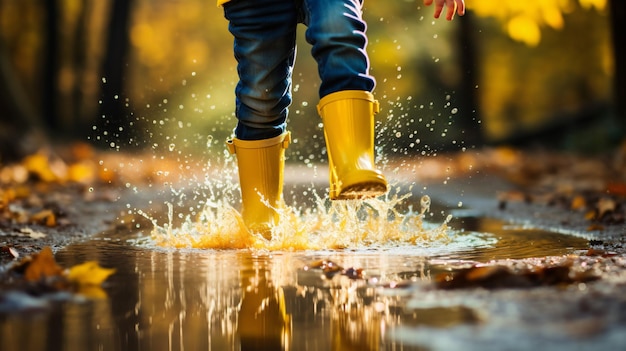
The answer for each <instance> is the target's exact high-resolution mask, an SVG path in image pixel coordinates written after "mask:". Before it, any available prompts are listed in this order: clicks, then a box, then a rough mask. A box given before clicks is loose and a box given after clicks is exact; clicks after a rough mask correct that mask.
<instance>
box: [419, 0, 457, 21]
mask: <svg viewBox="0 0 626 351" xmlns="http://www.w3.org/2000/svg"><path fill="white" fill-rule="evenodd" d="M433 2H434V3H435V18H439V17H440V16H441V13H442V12H443V8H444V7H447V9H446V19H447V20H448V21H450V20H452V19H453V18H454V14H455V13H458V14H459V16H462V15H464V14H465V1H464V0H424V5H426V6H430V5H432V4H433Z"/></svg>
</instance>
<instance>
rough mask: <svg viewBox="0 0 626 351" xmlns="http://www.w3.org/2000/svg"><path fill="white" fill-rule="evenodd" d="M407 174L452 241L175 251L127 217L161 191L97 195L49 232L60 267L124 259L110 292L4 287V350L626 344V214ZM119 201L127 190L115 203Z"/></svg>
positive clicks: (0, 315)
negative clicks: (67, 223) (597, 218)
mask: <svg viewBox="0 0 626 351" xmlns="http://www.w3.org/2000/svg"><path fill="white" fill-rule="evenodd" d="M288 173H289V172H288ZM320 173H324V172H322V171H320ZM287 180H288V183H289V186H287V189H286V193H287V194H289V193H290V189H300V187H301V186H302V184H303V183H306V184H307V185H306V186H309V185H310V184H311V182H319V183H320V184H321V183H323V181H324V180H325V179H322V180H315V179H314V180H312V181H311V180H307V181H304V180H303V178H302V177H301V173H300V170H298V169H295V170H292V171H291V173H289V174H288V175H287ZM405 182H406V184H405V183H402V182H401V183H399V185H398V186H400V187H406V189H407V191H411V192H413V196H412V197H411V199H419V198H420V197H421V196H422V195H424V194H427V195H429V196H430V197H431V198H432V201H433V206H432V208H431V211H430V216H428V217H427V220H428V221H432V223H434V224H437V223H441V222H442V221H443V220H444V218H445V217H446V215H447V214H452V215H453V216H454V220H453V221H452V222H450V227H451V228H452V229H454V233H453V234H452V235H451V239H450V241H448V242H446V243H438V244H433V245H428V246H423V245H421V246H410V245H396V246H382V247H375V248H357V249H350V250H308V251H299V252H290V251H267V250H206V249H170V248H163V247H157V246H155V245H154V243H153V242H151V241H150V240H149V233H148V231H147V230H146V228H147V226H146V225H145V222H142V223H144V225H143V227H142V228H139V229H137V228H136V227H135V226H130V225H128V223H133V222H132V220H130V219H129V217H132V216H131V215H128V211H127V209H126V208H127V207H135V206H137V207H138V208H141V206H142V205H146V204H148V203H152V204H153V205H154V204H155V203H156V204H158V203H159V197H160V196H161V195H162V194H161V193H159V192H158V191H156V190H155V189H146V190H145V191H139V192H132V191H128V192H126V193H125V192H122V193H113V194H100V195H99V196H102V198H101V200H102V199H107V201H87V202H86V203H85V204H81V205H80V206H79V208H77V209H76V211H77V213H84V212H85V211H87V213H91V214H93V215H92V216H83V219H82V220H80V221H76V222H74V227H73V228H76V229H77V230H78V234H80V235H76V236H75V237H73V238H71V239H65V240H66V241H58V240H55V239H52V238H53V235H48V236H47V237H45V238H41V239H43V241H45V240H48V241H49V242H52V243H54V242H57V243H60V244H58V250H56V255H55V256H56V259H57V261H58V262H59V264H61V265H62V266H64V267H69V266H72V265H74V264H77V263H81V262H85V261H88V260H97V261H98V262H99V263H100V264H101V265H102V266H103V267H112V268H115V269H116V273H115V274H114V275H112V276H111V277H110V278H109V279H108V280H107V281H106V282H105V283H104V284H103V286H102V288H103V290H104V292H105V293H106V297H105V298H98V299H93V298H85V297H81V296H79V295H75V294H69V293H63V292H58V293H54V294H47V295H42V296H39V295H37V296H33V295H32V294H27V293H25V292H24V291H19V290H12V289H10V288H9V287H6V288H4V289H3V290H4V291H3V292H2V295H1V297H0V349H2V350H44V349H45V350H49V349H53V350H536V349H541V350H608V349H616V350H618V349H621V348H622V347H623V345H626V255H625V252H626V250H624V248H623V243H624V237H625V232H626V229H625V228H624V225H623V224H619V223H618V224H611V225H604V226H603V227H601V229H599V228H600V227H595V229H596V230H591V229H594V228H590V224H589V221H588V220H587V219H585V218H584V216H581V215H580V213H578V212H576V211H569V210H564V209H563V208H562V207H558V206H548V205H545V204H541V203H538V202H532V201H531V202H529V201H511V200H510V198H506V199H505V200H503V198H502V196H501V194H502V193H510V192H511V191H515V190H517V188H516V187H515V186H514V185H513V184H512V183H511V182H509V181H507V180H504V179H503V178H502V177H501V176H500V175H494V174H488V173H481V174H472V175H470V176H468V175H463V176H459V177H455V178H452V179H448V180H445V181H442V180H441V179H431V180H428V181H423V182H421V183H420V187H419V188H418V187H412V188H410V190H408V189H409V186H408V184H410V181H406V180H405ZM316 186H317V185H316ZM295 192H296V193H298V192H300V191H299V190H296V191H295ZM118 197H119V198H120V199H122V198H123V199H124V200H123V201H122V202H120V201H111V200H112V199H115V198H118ZM150 201H151V202H150ZM411 201H416V200H411ZM127 204H128V205H127ZM152 207H154V206H152ZM156 207H158V206H156ZM162 211H165V209H162ZM69 216H70V217H71V218H75V216H72V215H71V214H69ZM116 218H117V219H116ZM120 219H123V223H120ZM136 219H137V221H139V219H138V218H136ZM81 228H82V229H81ZM60 232H62V230H60ZM81 233H83V234H81ZM18 234H19V235H22V234H23V233H17V234H15V233H14V235H18ZM3 235H6V234H3ZM42 244H44V243H42ZM5 267H6V265H5ZM3 269H6V268H3ZM4 273H6V272H3V274H4ZM4 286H6V285H4Z"/></svg>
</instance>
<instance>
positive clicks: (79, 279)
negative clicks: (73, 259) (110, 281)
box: [67, 261, 115, 286]
mask: <svg viewBox="0 0 626 351" xmlns="http://www.w3.org/2000/svg"><path fill="white" fill-rule="evenodd" d="M113 273H115V269H113V268H102V267H100V265H99V264H98V262H96V261H88V262H85V263H81V264H78V265H75V266H73V267H72V268H70V270H69V272H68V274H67V279H68V280H69V281H70V282H72V283H74V284H77V285H79V286H85V285H100V284H102V282H104V281H105V280H106V279H107V278H108V277H109V276H110V275H111V274H113Z"/></svg>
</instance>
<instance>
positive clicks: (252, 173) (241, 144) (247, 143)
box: [226, 132, 291, 239]
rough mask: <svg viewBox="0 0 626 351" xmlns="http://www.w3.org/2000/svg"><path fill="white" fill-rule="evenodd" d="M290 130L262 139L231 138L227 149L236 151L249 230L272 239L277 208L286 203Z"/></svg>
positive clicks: (243, 211)
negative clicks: (287, 152) (284, 178)
mask: <svg viewBox="0 0 626 351" xmlns="http://www.w3.org/2000/svg"><path fill="white" fill-rule="evenodd" d="M290 142H291V134H290V133H289V132H285V133H283V134H281V135H279V136H277V137H274V138H269V139H263V140H240V139H237V138H234V139H232V140H228V141H227V142H226V144H227V145H228V150H229V151H230V153H231V154H236V155H237V165H238V167H239V185H240V187H241V202H242V211H241V215H242V217H243V221H244V222H245V224H246V226H247V227H248V229H249V230H250V231H254V232H260V233H261V234H263V236H265V237H266V238H268V239H269V237H268V236H269V235H270V229H271V227H272V226H273V225H275V224H277V223H278V213H277V212H276V210H275V209H276V208H278V207H279V206H282V203H283V174H284V170H285V149H286V148H287V147H288V146H289V143H290Z"/></svg>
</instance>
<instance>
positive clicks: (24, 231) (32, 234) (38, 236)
mask: <svg viewBox="0 0 626 351" xmlns="http://www.w3.org/2000/svg"><path fill="white" fill-rule="evenodd" d="M20 233H22V234H26V235H27V236H28V237H30V238H31V239H41V238H45V237H46V234H45V233H42V232H39V231H36V230H33V229H32V228H28V227H27V228H22V229H20Z"/></svg>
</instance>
